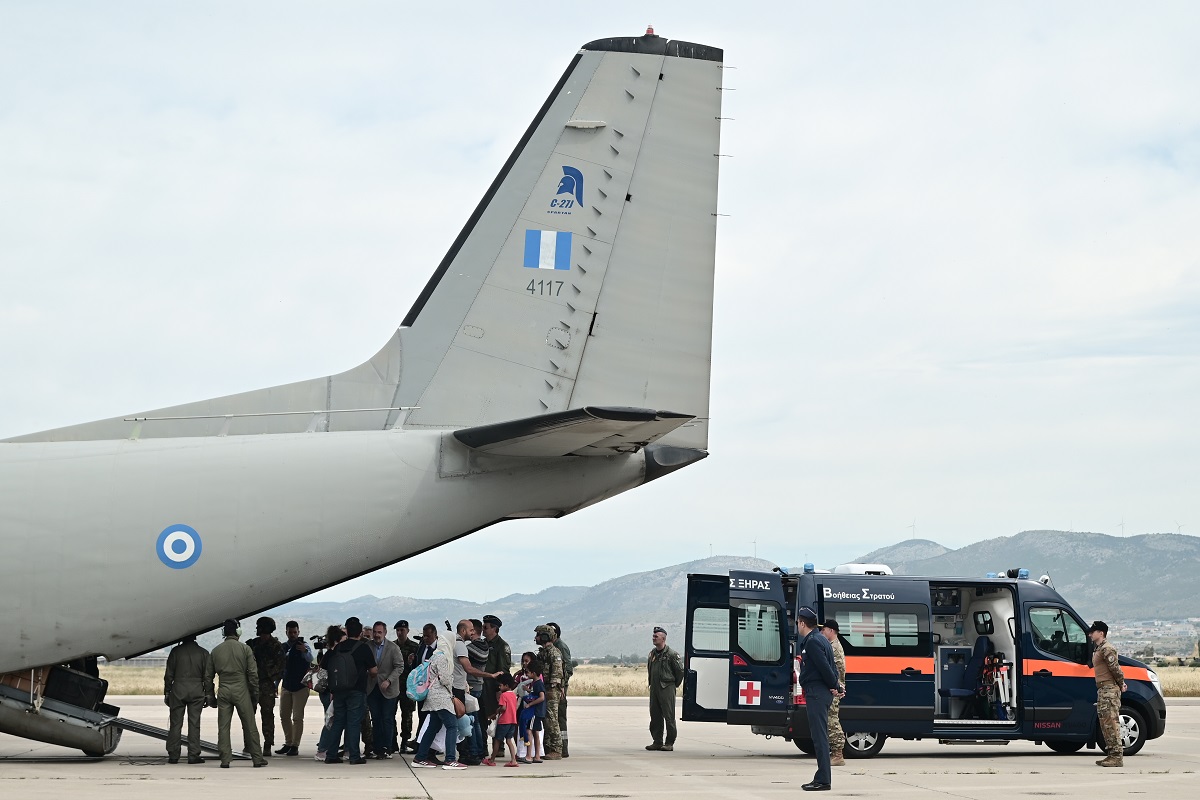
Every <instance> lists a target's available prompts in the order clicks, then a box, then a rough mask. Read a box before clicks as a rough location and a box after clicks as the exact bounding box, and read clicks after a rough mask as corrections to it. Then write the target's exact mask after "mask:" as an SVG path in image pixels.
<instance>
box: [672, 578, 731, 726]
mask: <svg viewBox="0 0 1200 800" xmlns="http://www.w3.org/2000/svg"><path fill="white" fill-rule="evenodd" d="M683 664H684V673H685V674H684V679H683V719H684V721H685V722H725V721H726V719H725V718H726V710H725V709H726V704H727V703H728V701H729V694H728V692H729V577H728V576H727V575H688V592H687V622H686V627H685V633H684V653H683Z"/></svg>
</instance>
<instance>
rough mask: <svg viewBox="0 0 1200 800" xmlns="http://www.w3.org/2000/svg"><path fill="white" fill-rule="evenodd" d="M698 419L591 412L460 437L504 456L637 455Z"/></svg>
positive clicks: (637, 411) (639, 411) (633, 411)
mask: <svg viewBox="0 0 1200 800" xmlns="http://www.w3.org/2000/svg"><path fill="white" fill-rule="evenodd" d="M693 419H695V417H694V416H692V415H691V414H676V413H675V412H673V411H654V410H652V409H647V408H608V407H603V406H588V407H586V408H574V409H571V410H570V411H559V412H555V413H553V414H542V415H540V416H536V417H527V418H525V419H516V420H512V421H510V422H500V423H497V424H495V425H480V426H479V427H475V428H463V429H462V430H458V431H455V432H454V437H455V438H456V439H458V440H459V441H460V442H462V443H463V444H465V445H466V446H467V447H470V448H473V449H475V450H479V451H480V452H483V453H490V454H492V455H498V456H537V457H543V458H549V457H554V456H567V455H576V456H611V455H613V454H615V453H633V452H636V451H637V450H638V449H639V448H641V447H645V446H646V445H648V444H650V443H652V442H654V441H656V440H657V439H659V438H660V437H662V436H665V435H667V434H668V433H670V432H671V431H673V430H675V429H676V428H678V427H679V426H681V425H683V424H685V423H687V422H690V421H691V420H693Z"/></svg>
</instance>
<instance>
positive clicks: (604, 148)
mask: <svg viewBox="0 0 1200 800" xmlns="http://www.w3.org/2000/svg"><path fill="white" fill-rule="evenodd" d="M721 59H722V52H721V50H719V49H716V48H712V47H707V46H704V45H697V44H692V43H688V42H678V41H668V40H666V39H663V38H661V37H658V36H654V35H653V34H648V35H646V36H640V37H629V38H610V39H601V40H597V41H594V42H591V43H589V44H587V45H584V47H583V48H582V49H581V50H580V51H579V52H578V53H577V54H576V55H575V57H574V58H573V59H572V61H571V63H570V65H569V66H568V67H567V69H566V71H565V72H564V73H563V75H562V77H561V78H560V79H559V81H558V83H557V85H556V86H555V87H554V89H553V90H552V91H551V93H550V96H549V97H548V98H547V99H546V101H545V103H544V104H543V105H542V107H541V109H540V110H539V111H538V113H537V115H536V117H535V118H534V120H533V122H532V124H531V125H530V126H529V129H528V130H527V131H526V132H525V134H524V136H522V138H521V140H520V142H518V143H517V146H516V148H515V149H514V150H513V152H512V154H511V155H510V156H509V158H508V160H507V161H506V162H505V164H504V165H503V167H502V168H501V169H500V172H499V174H498V175H497V176H496V179H495V180H494V181H493V183H492V185H491V186H490V187H489V189H488V191H487V192H486V194H485V195H484V197H483V199H482V200H481V201H480V203H479V205H478V207H477V208H476V209H475V211H474V212H473V213H472V215H471V217H470V219H468V220H467V222H466V225H465V226H464V227H463V229H462V231H461V232H460V233H459V235H458V236H457V238H456V239H455V240H454V242H453V244H452V245H451V247H450V249H449V251H448V252H447V253H446V256H445V257H444V258H443V259H442V262H441V263H440V264H439V265H438V267H437V269H436V271H435V272H434V274H433V276H432V277H431V278H430V280H429V282H428V284H427V285H426V286H425V287H424V290H423V291H422V292H421V293H420V295H419V297H418V298H417V300H416V302H415V303H414V305H413V306H412V308H411V310H410V311H409V312H408V314H407V316H406V317H405V318H404V321H403V323H402V325H401V327H400V329H399V330H398V331H397V332H396V334H395V335H394V336H393V337H392V338H391V339H390V340H389V341H388V343H387V344H386V345H385V346H384V347H383V348H382V349H381V350H380V351H379V352H378V353H377V354H376V355H375V356H373V357H372V358H371V359H370V360H368V361H367V362H365V363H363V364H361V365H359V366H358V367H355V368H354V369H351V370H349V371H347V372H343V373H341V374H338V375H332V376H328V377H324V378H318V379H313V380H308V381H301V382H298V383H294V384H288V385H284V386H276V387H272V388H268V389H260V390H256V391H250V392H244V393H241V394H236V395H230V396H226V397H221V398H215V399H212V400H205V401H201V402H196V403H189V404H186V405H181V406H175V407H171V408H165V409H158V410H155V411H145V412H138V413H137V414H132V415H128V416H124V417H118V418H115V419H109V420H102V421H99V422H93V423H87V424H83V425H76V426H71V427H67V428H60V429H56V430H52V431H45V432H42V433H37V434H31V435H28V436H21V437H16V438H14V439H12V440H10V441H24V442H31V441H72V440H97V439H124V438H140V439H151V438H163V437H180V436H215V435H239V434H263V433H293V432H303V431H306V430H308V431H319V432H321V431H349V430H382V429H388V428H393V427H404V428H467V427H478V426H483V425H491V424H498V423H502V422H505V421H508V420H516V419H527V418H529V417H533V416H537V415H540V414H548V413H557V412H562V411H567V410H569V409H581V408H583V407H585V406H604V407H612V406H620V407H636V408H642V409H666V410H668V411H669V412H670V413H672V414H675V415H686V416H688V417H692V418H694V419H692V420H690V421H687V422H686V423H684V424H683V425H681V426H680V427H678V428H676V429H674V430H669V431H667V432H665V433H663V434H662V435H661V438H659V441H660V443H661V444H663V445H673V446H676V447H686V448H691V449H699V450H704V449H706V448H707V442H708V409H709V373H710V369H709V366H710V354H711V335H712V334H711V331H712V291H713V270H714V258H715V238H716V203H717V165H718V162H719V160H720V159H718V158H717V153H719V150H720V148H719V144H720V120H719V117H720V116H721V112H720V108H721V91H720V86H721ZM413 407H417V408H415V409H413ZM402 409H404V410H402Z"/></svg>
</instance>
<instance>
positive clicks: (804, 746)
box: [792, 739, 817, 756]
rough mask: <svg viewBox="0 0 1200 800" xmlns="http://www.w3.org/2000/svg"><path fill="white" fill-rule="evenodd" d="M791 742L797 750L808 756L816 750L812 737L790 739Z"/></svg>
mask: <svg viewBox="0 0 1200 800" xmlns="http://www.w3.org/2000/svg"><path fill="white" fill-rule="evenodd" d="M792 744H794V745H796V749H797V750H799V751H800V752H801V753H804V754H805V755H808V756H811V755H812V754H813V753H815V752H817V748H815V747H813V743H812V739H792Z"/></svg>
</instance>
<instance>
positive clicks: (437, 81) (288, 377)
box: [0, 0, 1200, 600]
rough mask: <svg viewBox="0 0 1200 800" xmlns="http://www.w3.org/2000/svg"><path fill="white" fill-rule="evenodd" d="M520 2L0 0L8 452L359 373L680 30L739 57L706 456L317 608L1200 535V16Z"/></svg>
mask: <svg viewBox="0 0 1200 800" xmlns="http://www.w3.org/2000/svg"><path fill="white" fill-rule="evenodd" d="M424 5H428V4H424ZM529 7H530V9H532V8H533V7H532V6H529ZM446 8H449V6H446ZM519 8H520V6H519V5H518V4H511V3H469V2H468V3H458V4H454V5H453V12H452V13H445V12H438V11H433V10H430V9H428V8H424V7H418V5H417V4H410V3H401V2H378V3H338V4H329V3H304V2H294V1H293V0H289V1H288V2H278V3H266V2H258V3H250V4H247V3H241V2H239V3H233V2H227V3H221V2H208V3H203V4H174V3H159V2H144V3H133V2H125V3H115V4H96V3H79V4H71V3H65V2H64V3H53V4H46V3H33V2H24V3H22V2H11V1H10V2H3V0H0V75H3V76H4V78H3V79H2V80H0V342H3V343H4V345H3V347H0V375H2V376H3V378H2V379H0V409H2V410H3V415H2V417H0V438H3V437H4V436H12V435H17V434H20V433H27V432H31V431H35V430H41V429H45V428H50V427H56V426H60V425H66V424H70V423H74V422H82V421H87V420H91V419H97V418H103V417H108V416H114V415H117V414H123V413H129V412H132V411H136V410H142V409H149V408H156V407H162V406H167V405H172V404H175V403H181V402H186V401H189V400H199V399H203V398H207V397H215V396H218V395H223V394H228V393H232V392H237V391H241V390H247V389H253V388H258V387H261V386H271V385H275V384H280V383H285V382H288V381H293V380H299V379H303V378H308V377H314V376H319V375H326V374H329V373H333V372H338V371H341V370H343V369H346V368H349V367H351V366H353V365H355V364H357V363H359V362H360V361H362V360H363V359H365V358H366V357H367V356H369V355H370V354H372V353H374V352H375V351H376V349H377V348H378V347H379V346H380V345H381V344H382V343H383V342H384V341H385V340H386V339H387V338H388V336H389V335H390V334H391V332H392V331H393V330H394V329H395V327H396V326H397V325H398V324H399V322H400V319H401V318H402V316H403V315H404V313H405V312H406V311H407V310H408V308H409V306H410V305H411V304H412V302H413V300H414V299H415V298H416V296H417V294H418V292H419V291H420V289H421V288H422V286H424V284H425V281H426V280H427V279H428V276H429V275H430V273H431V272H432V271H433V269H434V267H435V266H436V264H437V262H438V261H439V260H440V258H441V256H442V255H443V253H444V252H445V251H446V249H447V248H448V247H449V245H450V242H451V241H452V239H453V238H454V236H455V235H456V234H457V233H458V231H459V229H460V228H461V227H462V224H463V223H464V221H465V220H466V218H467V216H468V215H469V213H470V211H471V209H473V208H474V206H475V204H476V203H477V201H478V198H479V196H480V195H481V194H482V192H483V191H484V189H485V188H486V187H487V185H488V184H489V183H490V182H491V180H492V178H493V176H494V175H495V173H496V171H497V170H498V169H499V167H500V165H501V164H502V163H503V161H504V159H505V158H506V157H507V155H508V153H509V152H510V150H511V149H512V147H513V145H514V144H515V143H516V140H517V139H518V138H519V136H520V134H521V132H522V131H523V130H524V128H525V127H526V126H527V125H528V122H529V119H530V118H531V116H532V115H533V114H534V112H535V111H536V110H537V108H538V107H539V106H540V104H541V102H542V101H543V99H544V98H545V96H546V94H547V93H548V92H549V90H550V88H551V87H552V86H553V84H554V82H555V80H556V79H557V78H558V76H559V75H560V74H561V72H562V70H563V68H564V67H565V65H566V63H567V62H568V61H569V60H570V58H571V56H572V54H573V53H574V52H575V50H576V49H577V48H578V46H579V45H580V44H582V43H583V42H586V41H589V40H591V39H596V38H600V37H604V36H613V35H638V34H641V33H642V32H643V31H644V30H645V26H646V25H647V24H653V25H654V26H655V28H656V30H657V32H658V33H659V34H661V35H663V36H666V37H668V38H678V39H686V40H689V41H695V42H703V43H706V44H712V45H716V46H720V47H723V48H725V53H726V64H727V65H728V66H730V67H736V70H732V69H731V70H728V71H727V72H726V73H725V78H726V80H725V84H726V86H727V87H729V88H730V89H733V90H734V91H728V92H726V93H725V109H724V113H725V115H726V116H729V117H733V118H734V120H733V121H730V122H727V123H725V127H724V130H723V143H722V151H723V152H724V153H726V154H729V155H730V156H732V157H731V158H727V159H723V169H724V171H723V173H722V175H721V188H720V210H721V212H722V213H725V214H728V215H729V216H728V217H722V218H721V222H720V229H719V232H718V241H717V248H718V249H717V297H716V310H715V326H714V352H713V404H712V422H711V441H710V445H711V453H712V455H711V457H710V458H709V459H708V460H706V461H704V462H702V463H700V464H698V465H696V466H693V467H690V468H688V469H686V470H684V471H682V472H679V473H676V474H674V475H672V476H670V477H668V478H665V479H663V480H661V481H658V482H656V483H653V484H651V485H649V486H646V487H643V488H641V489H638V490H635V491H633V492H629V493H626V494H624V495H621V496H620V497H617V498H615V499H613V500H609V501H606V502H604V503H601V504H600V505H598V506H595V507H593V508H590V509H587V510H585V511H582V512H579V513H577V514H575V515H572V516H570V517H567V518H565V519H562V520H557V521H545V520H539V521H526V522H519V523H516V522H514V523H506V524H504V525H500V526H497V527H493V528H491V529H488V530H486V531H483V532H481V533H477V534H475V535H473V536H470V537H468V538H466V539H464V540H461V541H459V542H456V543H454V544H451V545H448V546H446V547H444V548H442V549H440V550H438V551H434V552H432V553H428V554H425V555H422V556H419V557H417V558H415V559H413V560H411V561H408V562H405V563H403V564H400V565H397V566H394V567H391V568H388V569H386V570H383V571H380V572H377V573H374V574H373V575H370V576H367V577H364V578H361V579H358V580H355V581H352V582H349V583H347V584H343V585H342V586H339V587H336V588H334V589H330V590H327V591H325V592H323V593H322V594H321V596H322V597H325V598H330V599H338V598H349V597H354V596H357V595H361V594H365V593H373V594H379V595H389V594H406V595H414V596H429V595H431V594H436V593H444V592H445V589H446V585H447V584H446V576H447V575H448V574H449V571H450V570H454V569H458V570H462V571H464V572H465V576H464V578H463V579H462V580H461V581H459V582H457V583H456V585H455V589H454V592H453V594H454V595H456V596H460V597H464V598H468V599H473V600H486V599H491V598H495V597H498V596H501V595H505V594H508V593H510V592H514V591H531V590H537V589H540V588H543V587H544V586H547V585H551V584H592V583H596V582H599V581H601V580H604V579H606V578H609V577H613V576H616V575H619V574H624V573H627V572H631V571H635V570H641V569H652V568H656V567H660V566H664V565H667V564H672V563H677V562H680V561H685V560H690V559H693V558H700V557H703V556H707V555H708V554H709V552H710V547H711V550H712V552H714V553H736V554H751V553H752V552H755V551H756V552H757V554H758V555H759V556H761V557H765V558H769V559H772V560H774V561H777V562H779V563H783V564H785V565H794V564H799V563H801V562H802V561H804V560H805V559H806V558H807V559H808V560H812V561H815V562H817V563H818V564H820V565H823V566H828V565H832V564H834V563H838V562H841V561H845V560H849V559H851V558H853V557H855V556H857V555H861V554H862V553H865V552H867V551H869V550H871V549H874V548H876V547H879V546H882V545H886V544H891V543H894V542H896V541H897V540H900V539H904V538H907V537H909V536H911V535H912V534H913V529H912V528H911V527H910V526H912V525H913V524H914V522H915V532H916V535H917V536H918V537H920V538H928V539H933V540H936V541H938V542H940V543H942V544H944V545H947V546H950V547H957V546H961V545H964V544H967V543H969V542H972V541H976V540H978V539H982V538H989V537H993V536H1001V535H1010V534H1013V533H1016V532H1017V531H1020V530H1025V529H1031V528H1056V529H1073V530H1091V531H1101V532H1106V533H1113V534H1120V533H1121V527H1120V523H1121V522H1122V521H1124V523H1125V533H1128V534H1134V533H1145V532H1168V531H1169V532H1174V531H1176V530H1177V526H1182V530H1183V532H1184V533H1193V534H1195V533H1200V485H1198V480H1197V459H1198V456H1200V425H1197V417H1198V409H1200V392H1197V388H1198V386H1200V183H1198V180H1200V96H1198V95H1200V84H1198V83H1197V76H1200V48H1197V47H1196V31H1197V30H1200V6H1197V5H1196V4H1194V3H1178V4H1170V3H1155V4H1154V5H1153V8H1152V10H1150V9H1145V8H1142V7H1140V6H1135V5H1130V4H1123V3H1097V2H1080V3H1054V4H1045V3H1025V4H1020V3H1006V4H990V5H987V6H984V5H983V4H976V3H956V2H929V3H913V2H910V3H874V4H865V3H836V4H834V3H809V2H788V3H779V4H767V3H753V4H742V7H737V6H735V5H732V4H728V3H700V2H695V1H694V0H692V1H689V2H680V3H663V2H660V3H654V4H653V5H650V4H647V3H644V2H643V3H631V2H608V3H605V4H603V8H604V9H606V12H605V14H604V15H603V16H600V15H598V14H597V13H596V9H595V7H591V6H589V7H584V6H581V5H579V4H557V5H554V6H553V7H552V11H550V10H548V9H549V8H550V7H547V6H544V5H541V6H538V7H537V8H538V9H539V10H536V11H534V10H529V11H520V10H519ZM651 8H652V9H653V10H652V11H651V10H648V9H651ZM743 8H750V9H753V11H749V10H742V9H743ZM531 549H532V550H533V551H534V552H538V553H539V554H540V555H539V561H540V563H542V564H543V565H544V570H543V571H542V572H540V573H539V572H537V571H536V570H530V569H529V568H528V567H526V566H522V564H523V563H525V562H526V556H528V554H529V553H530V551H531ZM986 566H987V565H981V570H983V569H985V567H986Z"/></svg>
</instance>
